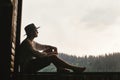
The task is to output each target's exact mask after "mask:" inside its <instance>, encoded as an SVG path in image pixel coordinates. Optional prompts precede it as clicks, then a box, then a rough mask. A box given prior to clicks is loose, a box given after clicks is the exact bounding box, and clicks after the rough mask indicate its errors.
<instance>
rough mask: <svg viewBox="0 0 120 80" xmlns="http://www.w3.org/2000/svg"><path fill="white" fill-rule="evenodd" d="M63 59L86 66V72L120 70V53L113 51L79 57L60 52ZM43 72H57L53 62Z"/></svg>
mask: <svg viewBox="0 0 120 80" xmlns="http://www.w3.org/2000/svg"><path fill="white" fill-rule="evenodd" d="M58 56H59V57H60V58H61V59H63V60H65V61H66V62H68V63H70V64H73V65H76V66H85V67H86V68H87V69H86V72H120V53H119V52H118V53H111V54H105V55H100V56H84V57H77V56H73V55H67V54H64V53H59V55H58ZM40 71H42V72H55V71H56V68H55V66H54V65H53V64H51V65H50V66H48V67H45V68H44V69H42V70H40Z"/></svg>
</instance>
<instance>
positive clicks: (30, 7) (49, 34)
mask: <svg viewBox="0 0 120 80" xmlns="http://www.w3.org/2000/svg"><path fill="white" fill-rule="evenodd" d="M29 23H35V25H36V26H40V27H41V28H40V29H39V36H38V38H36V39H35V41H37V42H40V43H43V44H49V45H53V46H56V47H58V51H59V52H63V53H66V54H72V55H77V56H84V55H95V56H96V55H103V54H105V53H112V52H120V0H23V9H22V32H21V33H22V34H21V40H23V39H24V38H25V36H24V34H25V32H24V26H26V25H27V24H29Z"/></svg>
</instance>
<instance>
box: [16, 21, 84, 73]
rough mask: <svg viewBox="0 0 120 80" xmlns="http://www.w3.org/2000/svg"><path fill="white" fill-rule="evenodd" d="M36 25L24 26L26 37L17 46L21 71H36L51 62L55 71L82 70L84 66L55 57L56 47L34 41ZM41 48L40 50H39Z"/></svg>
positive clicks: (36, 32)
mask: <svg viewBox="0 0 120 80" xmlns="http://www.w3.org/2000/svg"><path fill="white" fill-rule="evenodd" d="M37 29H38V28H37V27H36V26H35V25H34V24H33V23H31V24H29V25H27V26H26V27H25V31H26V35H27V37H26V39H25V40H23V42H22V43H21V44H20V46H19V55H18V56H19V64H20V68H21V72H23V73H36V72H37V71H38V70H40V69H42V68H44V67H46V66H48V65H49V64H50V63H53V64H54V65H55V67H56V68H57V72H69V70H68V69H71V70H73V72H83V71H84V70H85V69H86V68H85V67H77V66H73V65H70V64H68V63H66V62H65V61H63V60H61V59H60V58H59V57H57V54H58V52H57V48H56V47H53V46H50V45H42V44H38V43H36V42H34V41H33V40H34V38H36V37H37V36H38V31H37ZM39 50H41V51H39Z"/></svg>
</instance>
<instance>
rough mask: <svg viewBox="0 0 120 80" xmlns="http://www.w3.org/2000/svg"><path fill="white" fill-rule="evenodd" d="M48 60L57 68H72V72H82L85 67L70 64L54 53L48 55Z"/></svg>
mask: <svg viewBox="0 0 120 80" xmlns="http://www.w3.org/2000/svg"><path fill="white" fill-rule="evenodd" d="M48 58H49V60H50V61H51V62H52V63H53V64H54V65H55V66H56V67H57V68H58V69H59V68H68V69H72V70H73V71H74V72H83V71H84V70H85V69H86V68H85V67H77V66H73V65H70V64H68V63H66V62H65V61H63V60H62V59H60V58H59V57H57V56H56V55H49V57H48Z"/></svg>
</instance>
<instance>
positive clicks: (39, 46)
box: [34, 42, 58, 54]
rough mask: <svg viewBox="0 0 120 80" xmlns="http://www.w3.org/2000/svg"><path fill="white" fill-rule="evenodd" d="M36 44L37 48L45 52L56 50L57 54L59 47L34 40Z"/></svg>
mask: <svg viewBox="0 0 120 80" xmlns="http://www.w3.org/2000/svg"><path fill="white" fill-rule="evenodd" d="M34 46H35V48H36V49H37V50H42V51H43V52H47V53H49V52H54V53H55V54H57V53H58V52H57V48H56V47H54V46H50V45H43V44H39V43H37V42H34Z"/></svg>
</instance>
